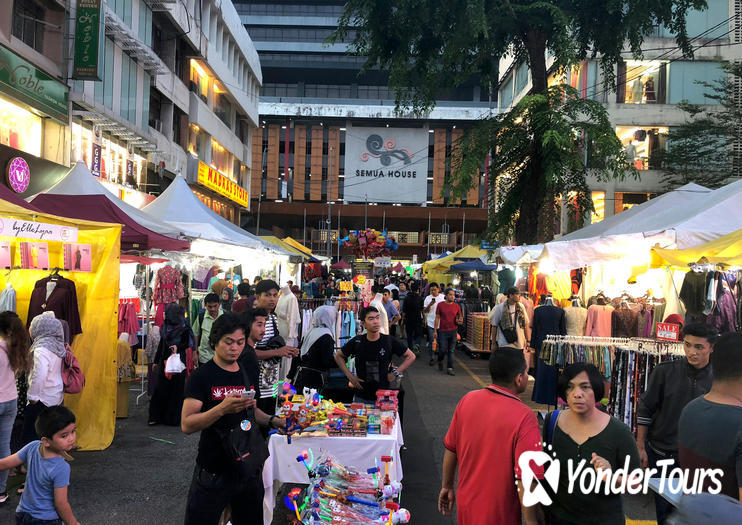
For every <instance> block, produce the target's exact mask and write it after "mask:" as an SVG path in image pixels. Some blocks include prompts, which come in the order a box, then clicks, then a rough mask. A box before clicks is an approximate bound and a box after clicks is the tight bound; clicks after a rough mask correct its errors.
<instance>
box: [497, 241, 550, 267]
mask: <svg viewBox="0 0 742 525" xmlns="http://www.w3.org/2000/svg"><path fill="white" fill-rule="evenodd" d="M543 251H544V245H543V244H529V245H522V246H500V247H499V248H498V249H497V252H495V255H496V256H497V257H499V258H500V259H502V262H503V263H505V264H512V265H516V264H530V263H533V262H536V261H537V260H538V258H539V257H541V252H543Z"/></svg>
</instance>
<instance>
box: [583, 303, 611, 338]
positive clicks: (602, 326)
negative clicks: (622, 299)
mask: <svg viewBox="0 0 742 525" xmlns="http://www.w3.org/2000/svg"><path fill="white" fill-rule="evenodd" d="M607 302H608V301H607V300H606V297H605V296H604V295H603V294H602V293H599V294H598V295H597V297H596V298H595V304H594V305H592V306H590V308H588V309H587V321H586V326H585V335H588V336H593V337H611V314H612V313H613V307H612V306H611V305H609V304H606V303H607Z"/></svg>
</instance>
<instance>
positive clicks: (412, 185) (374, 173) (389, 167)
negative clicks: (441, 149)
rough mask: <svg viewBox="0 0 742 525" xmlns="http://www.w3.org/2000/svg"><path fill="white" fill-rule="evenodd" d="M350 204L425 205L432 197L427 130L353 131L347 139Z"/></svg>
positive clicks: (346, 191) (346, 190)
mask: <svg viewBox="0 0 742 525" xmlns="http://www.w3.org/2000/svg"><path fill="white" fill-rule="evenodd" d="M345 137H346V138H345V197H344V199H345V200H346V201H348V202H366V201H368V202H387V203H388V202H392V203H410V204H424V203H425V201H426V198H427V194H428V180H427V178H428V132H427V131H426V130H425V129H422V128H418V129H405V128H353V129H352V131H351V130H350V128H349V129H348V132H347V133H346V136H345Z"/></svg>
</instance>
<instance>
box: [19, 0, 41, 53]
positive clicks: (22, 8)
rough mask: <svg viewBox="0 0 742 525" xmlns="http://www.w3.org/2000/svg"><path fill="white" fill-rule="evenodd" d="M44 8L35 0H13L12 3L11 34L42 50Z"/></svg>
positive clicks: (39, 50) (37, 49)
mask: <svg viewBox="0 0 742 525" xmlns="http://www.w3.org/2000/svg"><path fill="white" fill-rule="evenodd" d="M45 14H46V9H44V8H43V7H42V6H41V5H39V3H37V2H36V1H35V0H15V3H14V4H13V36H15V37H17V38H20V39H21V40H23V42H24V43H25V44H26V45H27V46H29V47H32V48H34V49H35V50H36V51H38V52H39V53H43V51H44V49H43V48H44V15H45Z"/></svg>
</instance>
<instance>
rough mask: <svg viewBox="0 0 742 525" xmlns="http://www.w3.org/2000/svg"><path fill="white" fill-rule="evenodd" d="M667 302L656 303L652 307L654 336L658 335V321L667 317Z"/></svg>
mask: <svg viewBox="0 0 742 525" xmlns="http://www.w3.org/2000/svg"><path fill="white" fill-rule="evenodd" d="M666 307H667V304H666V303H659V304H655V305H654V307H653V308H652V337H654V336H655V335H657V323H661V322H662V320H663V319H664V318H665V308H666Z"/></svg>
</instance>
